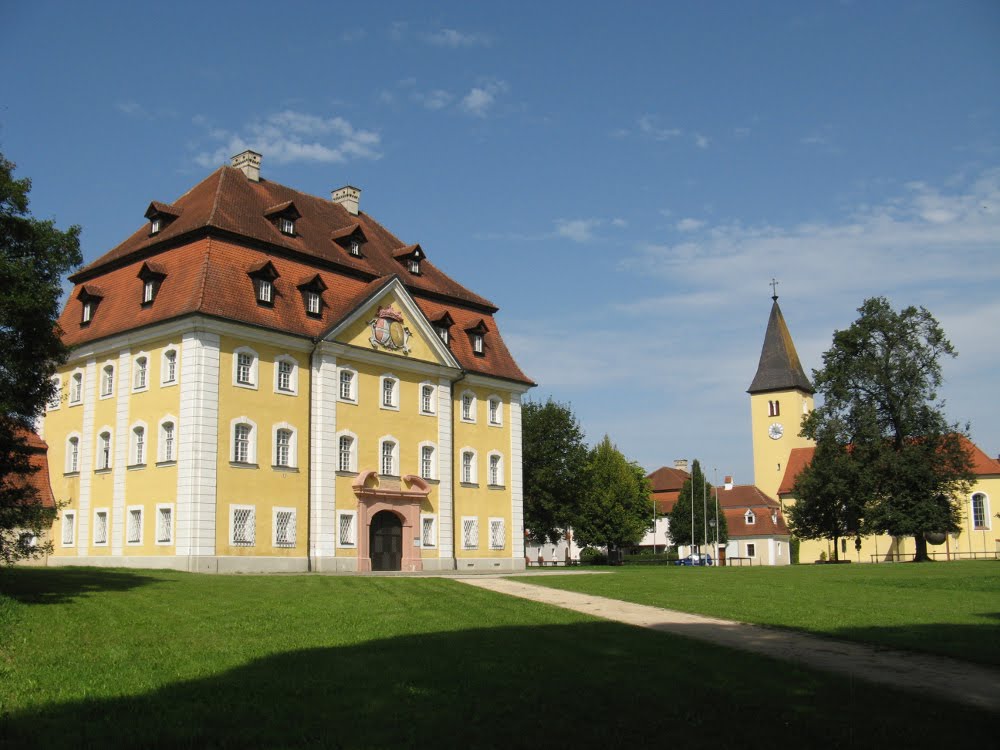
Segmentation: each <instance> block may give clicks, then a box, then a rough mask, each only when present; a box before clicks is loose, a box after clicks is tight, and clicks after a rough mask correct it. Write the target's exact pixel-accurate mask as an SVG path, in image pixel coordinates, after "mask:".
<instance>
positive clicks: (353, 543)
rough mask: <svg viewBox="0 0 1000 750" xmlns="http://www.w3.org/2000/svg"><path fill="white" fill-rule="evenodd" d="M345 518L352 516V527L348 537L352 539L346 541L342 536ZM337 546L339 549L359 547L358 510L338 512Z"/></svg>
mask: <svg viewBox="0 0 1000 750" xmlns="http://www.w3.org/2000/svg"><path fill="white" fill-rule="evenodd" d="M343 516H350V518H351V527H350V533H349V534H348V536H349V537H350V539H348V540H347V541H345V540H344V538H343V536H342V535H341V520H340V519H341V518H342V517H343ZM337 546H338V547H351V548H354V547H357V546H358V512H357V511H356V510H338V511H337Z"/></svg>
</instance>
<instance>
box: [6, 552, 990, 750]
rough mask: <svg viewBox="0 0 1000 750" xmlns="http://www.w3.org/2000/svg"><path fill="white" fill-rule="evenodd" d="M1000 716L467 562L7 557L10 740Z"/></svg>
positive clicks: (917, 725)
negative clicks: (628, 620)
mask: <svg viewBox="0 0 1000 750" xmlns="http://www.w3.org/2000/svg"><path fill="white" fill-rule="evenodd" d="M942 567H943V566H942ZM685 572H689V573H691V572H693V573H695V574H698V573H701V572H702V571H685ZM594 578H595V579H596V578H598V577H594ZM614 578H615V579H619V580H620V581H626V580H634V581H636V582H637V581H639V580H640V578H638V577H636V578H634V579H633V577H632V575H631V571H625V574H624V575H616V576H614ZM676 579H677V580H680V578H679V577H677V578H676ZM647 580H651V579H647ZM664 580H665V579H664ZM552 582H554V581H552ZM876 707H877V710H876ZM995 723H996V716H995V715H989V714H986V713H983V712H979V711H976V710H973V709H967V708H964V707H961V706H957V705H952V704H949V703H943V702H938V701H936V700H933V699H929V698H925V697H923V696H920V695H912V694H903V693H897V692H895V691H893V690H887V689H885V688H883V687H873V686H870V685H867V684H864V683H859V682H855V681H851V680H848V679H844V678H839V677H835V676H831V675H827V674H823V673H818V672H814V671H811V670H807V669H802V668H798V667H795V666H792V665H788V664H784V663H781V662H776V661H771V660H767V659H764V658H761V657H756V656H753V655H750V654H744V653H741V652H733V651H728V650H725V649H720V648H716V647H712V646H708V645H703V644H698V643H696V642H693V641H689V640H686V639H683V638H675V637H671V636H668V635H665V634H662V633H656V632H652V631H646V630H641V629H638V628H631V627H628V626H625V625H620V624H616V623H610V622H605V621H601V620H596V619H593V618H589V617H586V616H583V615H579V614H576V613H573V612H568V611H564V610H559V609H556V608H554V607H549V606H545V605H541V604H536V603H533V602H527V601H522V600H518V599H513V598H509V597H504V596H501V595H497V594H493V593H490V592H487V591H482V590H479V589H475V588H472V587H468V586H465V585H463V584H461V583H458V582H455V581H450V580H443V579H430V578H409V579H407V578H375V577H325V576H272V577H263V576H238V577H237V576H234V577H227V576H199V575H191V574H184V573H173V572H152V571H139V572H130V571H106V570H103V571H102V570H92V569H48V570H45V569H40V570H31V569H18V570H0V747H3V748H4V749H5V750H7V749H8V748H11V749H12V748H20V747H31V748H37V747H46V748H50V747H101V746H108V747H116V748H117V747H126V748H131V747H163V748H174V747H199V748H201V747H390V746H393V745H395V746H401V747H415V746H418V745H428V746H438V747H462V748H468V747H525V746H531V747H537V746H539V745H541V746H554V747H619V746H639V745H642V746H645V745H647V744H667V743H669V744H671V745H672V744H674V743H680V746H682V747H683V746H696V747H703V746H707V745H709V744H715V743H719V744H720V745H723V746H730V745H733V744H734V743H737V742H738V744H739V745H740V746H748V747H768V748H772V747H774V746H775V745H776V744H778V745H781V744H787V743H788V742H789V741H795V742H800V743H801V744H802V746H803V747H834V746H861V745H864V746H872V745H885V746H892V747H897V746H899V747H939V746H940V745H942V744H953V742H954V740H955V737H956V736H960V737H961V743H962V744H966V745H972V744H980V743H982V744H983V745H984V746H985V745H988V744H989V743H990V742H991V741H992V739H993V735H992V732H993V729H994V727H995ZM956 727H961V729H960V730H956ZM956 731H958V732H959V734H958V735H956Z"/></svg>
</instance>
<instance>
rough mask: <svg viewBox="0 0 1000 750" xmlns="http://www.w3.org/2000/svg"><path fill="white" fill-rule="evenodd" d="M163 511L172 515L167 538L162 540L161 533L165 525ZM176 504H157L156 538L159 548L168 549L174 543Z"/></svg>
mask: <svg viewBox="0 0 1000 750" xmlns="http://www.w3.org/2000/svg"><path fill="white" fill-rule="evenodd" d="M163 511H168V512H169V513H170V524H169V526H168V528H167V538H166V539H161V538H160V536H161V534H160V531H161V530H162V529H163V524H162V522H161V519H162V513H163ZM175 515H176V514H175V513H174V504H173V503H157V504H156V529H155V532H156V538H155V542H156V545H157V546H158V547H168V546H170V545H172V544H173V543H174V520H175V518H174V517H175Z"/></svg>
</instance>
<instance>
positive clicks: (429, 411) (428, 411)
mask: <svg viewBox="0 0 1000 750" xmlns="http://www.w3.org/2000/svg"><path fill="white" fill-rule="evenodd" d="M428 389H430V402H429V406H430V408H425V407H426V406H427V405H428V404H427V403H425V402H426V401H427V399H426V398H425V396H426V394H425V391H427V390H428ZM419 393H420V403H419V404H418V407H419V409H420V413H421V414H424V415H426V416H430V417H432V416H434V414H435V413H437V408H436V402H437V386H436V385H434V383H430V382H428V381H426V380H425V381H424V382H423V383H421V384H420V390H419Z"/></svg>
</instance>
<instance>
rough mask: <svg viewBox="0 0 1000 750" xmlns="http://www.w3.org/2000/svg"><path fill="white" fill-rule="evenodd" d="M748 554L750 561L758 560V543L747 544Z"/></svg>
mask: <svg viewBox="0 0 1000 750" xmlns="http://www.w3.org/2000/svg"><path fill="white" fill-rule="evenodd" d="M746 553H747V557H749V558H750V559H752V560H753V559H756V558H757V543H756V542H747V543H746Z"/></svg>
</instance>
